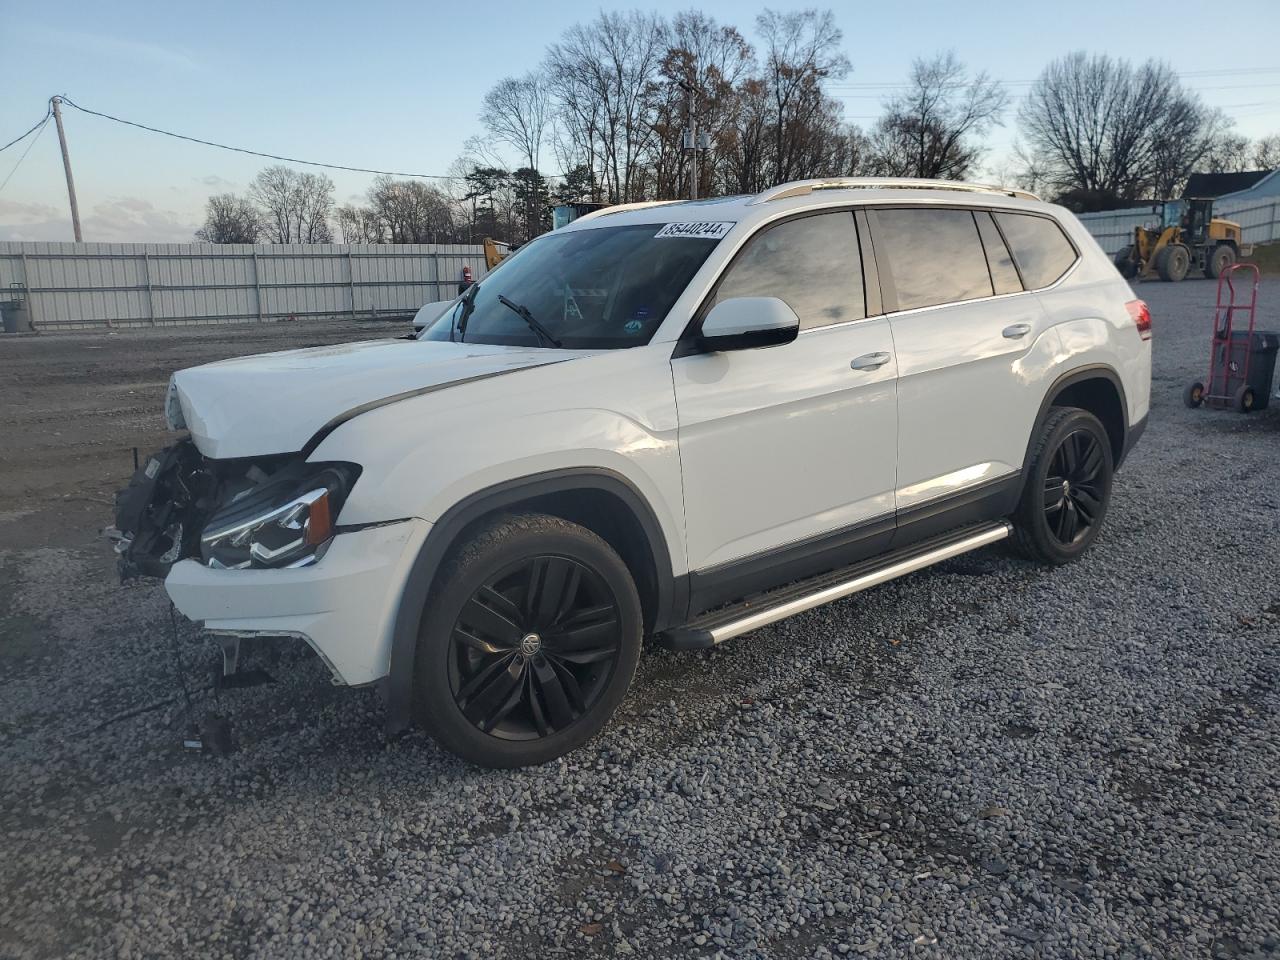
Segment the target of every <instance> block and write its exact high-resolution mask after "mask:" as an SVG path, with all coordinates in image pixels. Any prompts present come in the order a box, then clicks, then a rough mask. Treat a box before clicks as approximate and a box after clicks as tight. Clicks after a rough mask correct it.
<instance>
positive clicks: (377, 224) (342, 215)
mask: <svg viewBox="0 0 1280 960" xmlns="http://www.w3.org/2000/svg"><path fill="white" fill-rule="evenodd" d="M334 219H335V220H336V221H337V223H338V230H339V231H340V232H341V234H342V242H343V243H385V242H386V229H385V227H384V225H383V223H382V221H381V220H380V219H379V218H378V215H377V214H376V213H375V212H374V211H373V210H371V209H369V208H368V207H359V206H356V205H355V204H352V203H349V204H346V205H344V206H341V207H339V208H338V210H337V213H335V214H334Z"/></svg>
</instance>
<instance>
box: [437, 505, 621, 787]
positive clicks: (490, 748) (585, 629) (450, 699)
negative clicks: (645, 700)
mask: <svg viewBox="0 0 1280 960" xmlns="http://www.w3.org/2000/svg"><path fill="white" fill-rule="evenodd" d="M642 632H643V616H642V613H641V608H640V598H639V596H638V595H637V593H636V587H635V583H634V582H633V580H632V578H631V573H630V571H629V570H628V569H627V566H626V564H624V563H623V562H622V559H621V558H620V557H619V556H618V555H617V553H615V552H614V550H613V548H612V547H610V546H609V545H608V544H607V543H605V542H604V540H602V539H601V538H600V537H598V536H596V534H594V533H592V532H591V531H590V530H588V529H586V528H585V527H581V526H579V525H578V524H575V523H570V522H569V521H567V520H562V519H560V518H559V517H551V516H547V515H545V514H517V515H510V516H505V517H500V518H497V519H495V520H494V521H492V522H491V523H489V524H487V525H486V526H484V527H482V528H481V529H480V530H478V531H477V532H476V533H475V534H474V535H473V536H471V537H470V538H469V539H468V541H467V542H466V543H465V544H463V545H461V546H460V547H459V548H457V549H456V551H455V552H454V554H453V555H452V556H451V558H450V559H449V560H448V561H447V562H446V564H445V565H444V568H443V570H442V573H441V576H440V578H439V580H438V581H437V583H436V586H435V587H433V589H432V591H431V596H430V598H429V599H428V601H427V607H426V610H425V612H424V615H423V618H422V627H421V629H420V631H419V634H418V645H417V650H416V655H415V657H414V711H415V714H416V717H417V719H418V721H419V722H420V723H421V724H422V726H423V727H424V728H426V730H427V732H428V733H430V734H431V736H432V737H434V738H435V740H436V742H438V743H439V744H440V745H441V746H442V747H444V748H445V749H446V750H448V751H450V752H452V753H454V754H456V755H458V756H459V757H461V758H462V759H464V760H467V761H469V762H471V763H474V764H478V765H480V766H484V767H500V768H504V767H523V766H531V765H534V764H539V763H546V762H547V761H549V760H554V759H555V758H556V757H560V756H563V755H564V754H566V753H568V752H569V751H571V750H574V749H576V748H577V747H579V746H581V745H582V744H584V743H586V742H587V741H588V740H590V739H591V738H592V737H594V736H595V735H596V734H597V733H599V732H600V730H601V728H603V727H604V725H605V723H606V722H608V720H609V718H610V717H611V716H612V715H613V712H614V711H615V710H616V709H617V708H618V705H619V704H620V703H621V702H622V698H623V697H624V696H625V695H626V692H627V688H628V687H629V686H630V685H631V679H632V677H633V676H634V675H635V670H636V664H637V662H638V661H639V659H640V640H641V634H642Z"/></svg>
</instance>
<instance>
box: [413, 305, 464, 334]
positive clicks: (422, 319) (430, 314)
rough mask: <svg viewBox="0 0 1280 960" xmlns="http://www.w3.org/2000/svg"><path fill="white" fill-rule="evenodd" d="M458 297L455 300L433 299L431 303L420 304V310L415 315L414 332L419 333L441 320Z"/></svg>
mask: <svg viewBox="0 0 1280 960" xmlns="http://www.w3.org/2000/svg"><path fill="white" fill-rule="evenodd" d="M457 299H458V298H457V297H454V298H453V300H433V301H432V302H431V303H424V304H423V305H422V306H420V307H419V308H418V312H417V313H415V314H414V315H413V331H414V333H418V332H419V331H421V330H423V329H425V328H426V327H429V326H431V324H433V323H435V322H436V321H437V320H439V319H440V318H441V317H442V316H444V312H445V311H446V310H447V309H449V307H450V306H451V305H452V304H453V302H454V300H457Z"/></svg>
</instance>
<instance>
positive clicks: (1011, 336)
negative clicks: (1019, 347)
mask: <svg viewBox="0 0 1280 960" xmlns="http://www.w3.org/2000/svg"><path fill="white" fill-rule="evenodd" d="M1030 332H1031V324H1029V323H1011V324H1010V325H1009V326H1007V327H1005V328H1004V329H1003V330H1001V331H1000V336H1002V337H1004V338H1005V339H1006V340H1021V339H1022V338H1023V337H1025V336H1026V335H1027V334H1028V333H1030Z"/></svg>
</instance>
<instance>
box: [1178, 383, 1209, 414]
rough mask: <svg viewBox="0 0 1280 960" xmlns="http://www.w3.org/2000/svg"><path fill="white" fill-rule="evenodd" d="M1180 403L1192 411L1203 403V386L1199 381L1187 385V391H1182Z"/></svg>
mask: <svg viewBox="0 0 1280 960" xmlns="http://www.w3.org/2000/svg"><path fill="white" fill-rule="evenodd" d="M1182 402H1183V403H1185V404H1186V405H1187V406H1188V407H1190V408H1191V409H1192V410H1194V409H1195V408H1196V407H1198V406H1200V404H1202V403H1204V384H1203V383H1201V382H1200V381H1199V380H1197V381H1196V382H1195V383H1191V384H1188V385H1187V389H1186V390H1184V391H1182Z"/></svg>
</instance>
